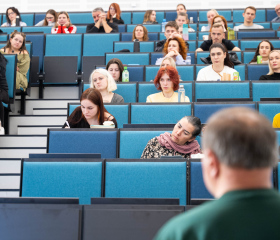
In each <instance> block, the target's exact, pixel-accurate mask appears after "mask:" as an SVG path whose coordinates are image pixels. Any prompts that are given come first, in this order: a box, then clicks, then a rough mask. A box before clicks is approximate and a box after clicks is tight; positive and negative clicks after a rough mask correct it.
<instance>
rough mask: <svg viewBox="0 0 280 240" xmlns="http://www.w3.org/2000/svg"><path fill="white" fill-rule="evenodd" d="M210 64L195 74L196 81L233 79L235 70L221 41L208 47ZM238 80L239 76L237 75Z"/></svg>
mask: <svg viewBox="0 0 280 240" xmlns="http://www.w3.org/2000/svg"><path fill="white" fill-rule="evenodd" d="M209 51H210V57H211V61H212V63H213V64H212V65H209V66H207V67H205V68H202V69H201V70H200V71H199V72H198V75H197V79H196V80H197V81H227V80H233V79H234V78H233V73H235V72H237V71H236V70H235V69H234V68H233V67H234V64H233V63H232V62H231V61H230V60H229V55H228V52H227V50H226V48H225V46H224V45H223V44H221V43H214V44H212V45H211V47H210V48H209ZM239 80H240V77H239Z"/></svg>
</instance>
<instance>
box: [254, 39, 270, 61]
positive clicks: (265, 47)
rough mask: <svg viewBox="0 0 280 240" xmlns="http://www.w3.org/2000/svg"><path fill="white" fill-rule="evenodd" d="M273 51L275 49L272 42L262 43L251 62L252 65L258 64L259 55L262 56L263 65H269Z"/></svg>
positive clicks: (264, 41)
mask: <svg viewBox="0 0 280 240" xmlns="http://www.w3.org/2000/svg"><path fill="white" fill-rule="evenodd" d="M272 50H274V47H273V45H272V43H271V42H270V41H268V40H263V41H261V42H260V43H259V45H258V47H257V49H256V53H255V55H254V57H253V59H252V60H251V62H250V64H257V57H258V56H259V55H260V56H262V63H265V64H268V63H269V60H268V56H269V53H270V52H271V51H272Z"/></svg>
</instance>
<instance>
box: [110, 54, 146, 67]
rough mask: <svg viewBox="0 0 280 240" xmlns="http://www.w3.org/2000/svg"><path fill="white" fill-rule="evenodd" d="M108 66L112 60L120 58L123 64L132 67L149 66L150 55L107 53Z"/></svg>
mask: <svg viewBox="0 0 280 240" xmlns="http://www.w3.org/2000/svg"><path fill="white" fill-rule="evenodd" d="M105 56H106V64H107V63H108V62H109V61H110V60H111V59H112V58H118V59H120V60H121V61H122V63H123V64H131V65H134V64H135V65H149V63H150V54H149V53H106V55H105Z"/></svg>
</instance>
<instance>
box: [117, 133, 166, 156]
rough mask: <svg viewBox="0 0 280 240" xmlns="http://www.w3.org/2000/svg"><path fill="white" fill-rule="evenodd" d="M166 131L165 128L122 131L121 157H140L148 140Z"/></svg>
mask: <svg viewBox="0 0 280 240" xmlns="http://www.w3.org/2000/svg"><path fill="white" fill-rule="evenodd" d="M164 132H166V131H165V130H156V131H148V130H133V131H126V130H124V129H123V130H121V131H120V158H131V159H132V158H138V159H139V158H140V157H141V155H142V152H143V150H144V149H145V147H146V145H147V143H148V141H150V140H151V139H152V138H154V137H156V136H159V135H160V134H162V133H164Z"/></svg>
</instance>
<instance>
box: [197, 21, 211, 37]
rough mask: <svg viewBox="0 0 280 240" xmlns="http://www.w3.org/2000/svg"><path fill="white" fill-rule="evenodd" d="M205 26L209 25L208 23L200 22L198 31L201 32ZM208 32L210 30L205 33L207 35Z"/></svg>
mask: <svg viewBox="0 0 280 240" xmlns="http://www.w3.org/2000/svg"><path fill="white" fill-rule="evenodd" d="M203 26H205V27H206V26H208V23H199V24H198V31H199V32H200V31H201V28H202V27H203ZM207 34H209V32H205V35H207Z"/></svg>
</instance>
